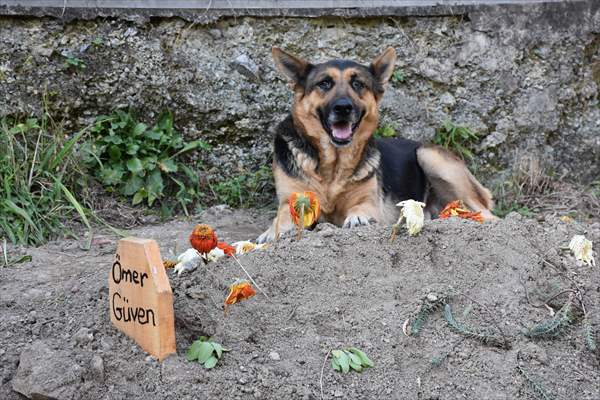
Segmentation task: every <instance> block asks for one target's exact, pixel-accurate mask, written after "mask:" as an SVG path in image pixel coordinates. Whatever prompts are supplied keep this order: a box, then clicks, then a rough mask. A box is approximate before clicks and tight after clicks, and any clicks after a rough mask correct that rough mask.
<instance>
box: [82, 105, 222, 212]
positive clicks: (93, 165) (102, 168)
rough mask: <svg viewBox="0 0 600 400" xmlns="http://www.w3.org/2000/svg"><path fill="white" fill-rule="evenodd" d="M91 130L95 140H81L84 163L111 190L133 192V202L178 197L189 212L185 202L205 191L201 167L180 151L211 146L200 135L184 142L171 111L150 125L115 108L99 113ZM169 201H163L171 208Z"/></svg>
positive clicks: (127, 193) (191, 200)
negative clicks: (191, 163)
mask: <svg viewBox="0 0 600 400" xmlns="http://www.w3.org/2000/svg"><path fill="white" fill-rule="evenodd" d="M91 132H92V140H89V141H87V142H86V143H85V144H84V146H82V153H83V160H84V162H85V164H86V165H87V166H88V167H89V168H90V169H92V170H93V171H94V173H95V176H96V178H97V179H98V180H99V181H100V182H101V183H102V184H103V185H104V186H105V187H106V188H107V189H108V190H109V191H112V192H117V193H119V194H121V195H123V196H126V197H131V199H132V200H131V201H132V204H133V205H137V204H140V203H142V202H144V201H145V202H147V204H148V205H149V206H152V205H153V204H154V202H155V201H157V200H162V199H166V200H168V199H171V198H174V199H175V200H176V202H178V204H179V205H181V207H182V208H183V210H184V212H185V213H186V214H188V211H187V206H188V205H189V204H190V203H193V202H194V201H195V200H197V199H198V198H199V197H200V196H201V195H202V193H201V191H200V188H199V187H198V182H199V177H198V175H197V173H196V172H195V171H194V170H193V169H192V168H190V167H189V166H188V165H186V164H185V163H184V162H183V161H182V160H181V159H180V156H181V155H183V154H185V153H187V152H190V151H192V150H196V149H198V148H201V149H204V150H208V149H210V147H209V145H208V144H207V143H205V142H204V141H202V140H195V141H192V142H189V143H186V142H184V140H183V137H182V136H181V134H179V132H177V131H176V130H175V128H174V126H173V116H172V114H171V113H170V112H164V113H162V114H161V115H160V116H159V118H158V122H157V123H156V124H155V125H154V126H153V127H152V128H148V126H147V125H146V124H144V123H142V122H139V121H137V120H136V119H135V118H134V116H133V115H132V114H131V113H128V112H125V111H122V110H117V111H115V112H114V113H113V114H112V115H110V116H101V117H98V118H97V119H96V121H95V123H94V125H93V127H92V129H91ZM168 204H170V202H169V201H165V202H164V203H163V206H164V207H163V208H166V209H167V212H168V211H169V210H170V209H169V206H168Z"/></svg>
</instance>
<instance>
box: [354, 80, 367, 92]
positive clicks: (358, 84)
mask: <svg viewBox="0 0 600 400" xmlns="http://www.w3.org/2000/svg"><path fill="white" fill-rule="evenodd" d="M364 87H365V84H364V83H362V82H361V81H356V80H354V81H352V88H353V89H354V90H356V91H359V90H361V89H363V88H364Z"/></svg>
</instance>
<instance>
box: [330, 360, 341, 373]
mask: <svg viewBox="0 0 600 400" xmlns="http://www.w3.org/2000/svg"><path fill="white" fill-rule="evenodd" d="M331 368H333V369H334V370H336V371H338V372H342V367H340V364H339V363H338V362H337V360H336V359H335V357H333V358H332V359H331Z"/></svg>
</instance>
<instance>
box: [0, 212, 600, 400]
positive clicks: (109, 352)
mask: <svg viewBox="0 0 600 400" xmlns="http://www.w3.org/2000/svg"><path fill="white" fill-rule="evenodd" d="M203 219H204V221H206V222H209V223H212V224H213V225H215V227H216V228H217V230H218V232H219V233H221V236H223V238H224V239H238V240H239V239H246V238H250V237H255V235H256V234H258V233H259V232H260V231H261V230H262V229H263V228H264V227H266V226H267V219H266V218H262V217H261V218H260V220H259V222H258V223H256V216H255V215H251V214H248V213H240V212H232V213H230V214H227V215H226V216H225V217H223V216H222V215H221V214H219V213H212V214H210V213H209V214H205V215H204V216H203ZM191 226H192V224H191V223H189V222H175V223H170V224H167V225H163V226H160V227H150V228H146V229H144V230H140V231H138V232H135V233H136V235H139V236H145V237H153V238H155V239H157V240H158V242H159V244H160V245H161V250H162V251H163V255H166V254H168V252H169V250H170V249H171V250H172V249H174V248H175V247H177V251H180V250H183V249H184V248H185V247H186V243H185V241H186V237H187V235H188V234H189V231H190V229H191ZM575 233H584V234H586V235H587V237H588V238H590V239H591V240H593V241H595V242H596V243H600V227H598V226H597V225H596V226H591V227H590V226H588V227H585V226H580V225H577V224H575V223H570V224H569V223H564V222H561V221H559V220H552V221H549V222H544V223H538V222H536V221H533V220H527V219H522V218H521V217H520V216H519V215H516V214H512V215H510V216H509V217H508V218H506V219H505V220H502V221H499V222H497V223H494V224H485V225H480V224H477V223H474V222H471V221H463V220H454V219H453V220H438V221H431V222H429V223H427V224H426V225H425V228H424V230H423V232H422V233H421V234H420V235H419V236H417V237H408V236H406V235H404V234H401V235H400V236H399V237H398V238H397V239H396V241H394V242H393V243H390V241H389V234H390V228H389V227H381V226H373V227H365V228H359V229H353V230H343V229H338V228H335V227H332V226H330V225H327V224H323V225H320V226H319V227H318V229H317V230H316V231H315V232H311V233H308V234H305V235H304V237H303V238H302V239H301V240H300V241H296V240H294V239H292V238H290V239H283V240H280V241H279V242H277V243H275V244H273V245H271V246H270V247H269V248H267V249H265V250H262V251H257V252H253V253H250V254H247V255H244V256H241V257H240V260H241V262H242V264H243V265H244V266H245V267H246V269H247V270H248V271H249V272H250V273H251V274H252V275H253V277H254V279H255V280H256V281H257V282H258V284H259V285H260V286H261V287H262V288H263V289H264V290H265V291H266V293H267V294H268V298H266V297H265V296H263V295H262V294H260V293H258V294H257V295H256V296H255V297H254V298H252V299H250V300H248V301H245V302H243V303H240V304H236V305H233V306H232V307H231V308H230V311H229V313H228V315H227V316H224V314H223V307H222V303H223V299H224V298H225V295H226V293H227V288H228V285H229V284H230V283H231V282H232V281H233V280H234V279H235V278H242V277H244V274H243V272H242V271H241V269H240V268H239V267H238V266H237V264H236V263H235V262H234V261H233V260H231V259H221V260H219V261H218V262H217V263H214V264H211V265H209V266H208V267H205V268H204V267H202V268H199V269H198V270H196V271H194V272H192V273H189V274H187V275H182V276H181V277H177V276H175V275H170V278H171V285H172V287H173V291H174V296H175V302H174V305H175V316H176V328H177V351H178V355H177V356H172V357H169V358H168V359H166V360H165V361H164V362H162V363H158V362H157V361H155V360H154V359H153V358H151V357H147V356H146V355H145V354H143V352H141V351H140V350H139V349H138V348H137V346H135V345H134V343H133V342H132V341H131V340H129V339H128V338H126V337H125V336H123V335H122V334H120V333H119V332H117V331H116V330H115V329H114V328H113V327H112V326H111V325H110V323H109V316H108V298H107V297H108V296H107V295H108V289H107V279H106V277H107V273H108V270H109V268H110V263H111V260H112V254H113V252H114V242H111V243H108V244H106V245H104V247H103V249H104V250H102V249H100V251H97V250H98V249H96V253H94V254H90V252H87V253H86V252H82V251H80V250H76V249H68V248H64V246H67V247H68V246H69V245H70V244H68V243H67V244H65V243H62V244H60V246H63V248H62V249H60V250H57V246H59V245H58V244H56V243H55V244H51V245H48V246H46V247H44V248H39V249H33V250H32V252H34V254H33V256H34V261H33V262H32V263H31V264H29V265H23V266H19V267H18V268H11V269H4V270H2V271H0V276H1V277H2V283H1V286H2V291H1V292H0V293H1V294H0V301H1V302H0V310H1V311H2V315H3V318H2V320H3V323H6V324H7V326H6V328H4V329H2V333H0V344H1V345H2V347H1V348H2V349H3V350H2V351H3V353H2V354H0V357H1V360H2V366H3V372H2V373H3V375H2V388H1V390H0V397H2V398H19V397H18V396H19V395H17V394H15V392H14V391H12V387H15V388H18V389H19V390H20V391H24V390H25V389H23V388H24V387H28V388H30V389H31V388H32V387H33V386H34V385H37V386H36V387H35V390H36V391H37V392H36V393H39V392H40V390H41V391H43V390H46V393H50V394H52V393H55V394H57V397H58V398H60V399H62V398H110V399H121V398H123V399H125V398H127V399H133V398H140V399H141V398H144V399H150V398H156V399H182V398H200V399H204V398H213V399H221V398H222V399H226V398H227V399H237V398H240V399H241V398H248V397H252V396H253V397H254V398H258V399H320V398H321V383H320V381H321V369H322V365H323V361H324V359H325V356H326V355H327V353H328V352H329V350H331V349H338V348H345V347H349V346H356V347H358V348H360V349H362V350H364V351H365V352H366V353H367V354H368V355H369V357H370V358H371V359H372V360H373V362H374V363H375V366H374V367H373V368H369V369H366V370H365V371H363V372H362V373H354V372H351V373H349V374H346V375H342V374H340V373H338V372H334V371H333V370H332V369H331V367H330V366H329V363H327V364H326V365H325V368H324V370H323V375H322V388H323V395H324V398H326V399H328V398H351V399H379V398H391V399H457V398H468V399H517V398H518V399H528V398H531V399H533V398H537V396H539V393H537V394H536V390H537V391H538V392H539V391H545V393H547V394H548V395H549V396H551V398H558V399H562V398H564V399H567V398H577V399H597V398H598V396H599V392H598V388H599V387H600V376H599V374H598V367H599V361H600V353H599V352H598V350H595V351H590V350H589V349H588V348H587V347H586V340H585V335H584V332H585V324H584V321H583V318H582V315H581V312H580V311H579V310H578V308H577V307H576V305H577V299H576V298H575V297H573V296H572V303H573V304H574V307H573V310H574V311H573V314H572V318H571V322H570V323H569V324H566V326H565V327H564V328H563V329H561V330H560V331H559V333H558V334H556V335H554V336H552V335H550V337H544V338H530V337H528V336H526V335H525V333H526V332H528V331H527V330H528V328H530V327H531V326H533V325H534V324H536V323H540V322H542V321H544V320H547V319H549V318H551V316H550V309H549V308H547V307H546V306H544V302H547V303H548V305H549V306H550V307H552V308H553V310H554V311H555V312H559V310H560V308H561V307H562V306H563V305H564V304H565V303H566V302H567V301H568V299H569V297H570V296H571V295H572V293H571V292H565V293H563V294H560V295H559V296H557V297H556V298H555V299H551V300H549V299H550V297H552V296H553V295H555V294H558V293H560V292H563V291H565V290H567V289H577V288H578V293H582V294H583V299H584V302H585V305H586V308H587V313H588V314H589V320H590V321H591V322H590V323H591V328H592V331H593V332H596V333H597V332H598V331H600V319H599V311H598V310H599V305H600V268H597V267H596V268H593V267H590V266H577V265H576V263H575V261H574V260H573V258H572V257H571V255H570V254H569V253H568V252H565V251H563V250H561V247H564V246H566V245H567V244H568V242H569V240H570V238H571V236H572V235H573V234H575ZM57 252H58V253H57ZM52 254H53V256H52V257H51V258H50V259H48V258H47V257H44V255H46V256H47V255H52ZM428 296H429V297H428ZM428 298H429V300H427V299H428ZM442 298H447V300H446V302H447V303H448V305H449V307H450V308H451V310H452V313H453V315H454V317H455V319H456V320H457V321H458V324H459V325H458V326H459V327H462V329H463V330H464V329H470V330H471V333H474V334H472V335H466V334H465V332H463V333H460V332H458V331H456V329H452V328H451V327H450V326H449V325H448V323H447V322H446V320H445V319H444V317H443V315H442V314H443V311H444V308H443V305H442V304H440V307H437V309H436V310H434V311H433V312H432V313H431V315H429V316H428V318H426V319H425V318H420V317H419V310H420V309H421V308H422V306H423V304H424V302H425V304H429V305H431V304H435V305H437V304H438V303H441V302H439V301H438V300H436V299H442ZM427 302H429V303H427ZM421 316H422V315H421ZM559 316H560V313H559ZM407 318H409V321H410V322H409V324H408V325H409V326H410V325H414V324H415V321H416V320H421V319H422V321H423V325H422V328H421V329H420V330H419V334H418V335H415V336H405V335H404V334H403V332H402V327H403V323H404V322H405V321H406V319H407ZM419 322H421V321H419ZM200 335H206V336H213V338H214V340H215V341H217V342H219V343H222V344H223V345H224V346H225V347H228V348H230V349H231V352H228V353H226V354H225V355H224V356H223V358H222V359H221V361H220V362H219V364H218V365H217V367H215V368H214V369H213V370H204V369H203V368H202V367H201V366H200V365H199V364H197V363H194V362H188V361H187V360H186V359H185V350H186V349H187V347H188V346H189V345H190V344H191V342H192V341H193V340H195V339H197V338H198V336H200ZM477 335H484V336H486V335H487V336H491V337H494V340H489V341H486V340H483V341H481V340H479V339H480V338H481V337H478V336H477ZM487 336H486V337H487ZM595 339H596V341H597V334H596V337H595ZM38 355H39V356H38ZM19 358H20V359H21V367H19V369H18V371H17V367H18V365H19ZM48 358H50V359H52V360H51V363H49V365H50V364H51V366H52V368H51V369H52V370H54V371H56V370H61V369H62V370H61V373H55V374H56V375H57V376H56V377H53V376H48V374H52V371H49V372H48V373H46V374H45V375H44V374H43V373H42V372H40V371H39V369H40V368H38V369H35V368H34V367H35V366H36V365H37V364H43V363H44V362H46V360H48ZM23 365H25V366H27V368H24V367H23ZM42 369H43V368H42ZM63 371H64V372H63ZM39 375H44V376H41V377H40V376H39ZM65 375H66V376H69V377H72V378H73V377H74V378H73V379H66V378H64V376H65ZM61 377H62V379H59V378H61ZM40 381H42V382H49V383H46V384H45V385H43V384H41V383H40ZM40 387H41V389H40ZM29 393H32V392H31V391H30V392H29Z"/></svg>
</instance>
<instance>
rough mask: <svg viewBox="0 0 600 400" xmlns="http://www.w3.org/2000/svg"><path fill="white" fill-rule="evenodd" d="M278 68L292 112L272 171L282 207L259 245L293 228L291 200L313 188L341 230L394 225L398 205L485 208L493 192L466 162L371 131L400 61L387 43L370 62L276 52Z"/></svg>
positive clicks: (485, 211)
mask: <svg viewBox="0 0 600 400" xmlns="http://www.w3.org/2000/svg"><path fill="white" fill-rule="evenodd" d="M273 59H274V61H275V65H276V66H277V69H278V70H279V71H280V72H281V73H282V74H283V75H284V76H285V77H286V78H287V79H289V81H290V83H291V84H292V86H293V91H294V99H293V105H292V111H291V113H290V114H289V115H288V116H287V117H286V118H285V119H284V120H283V121H282V122H281V123H280V124H279V125H278V126H277V128H276V130H275V140H274V152H273V176H274V179H275V188H276V192H277V198H278V203H279V208H278V211H277V217H276V218H275V220H274V221H273V224H272V225H271V227H270V228H269V229H268V230H267V231H266V232H264V233H263V234H262V235H260V237H259V238H258V239H257V241H258V242H259V243H264V242H268V241H271V240H273V239H275V237H276V235H279V234H283V233H285V232H287V231H290V230H292V229H294V227H295V226H294V224H293V222H292V219H291V216H290V212H289V206H288V199H289V197H290V195H291V194H292V193H293V192H304V191H312V192H314V193H315V194H316V196H317V198H318V199H319V201H320V204H321V218H320V219H321V220H324V221H327V222H330V223H333V224H335V225H338V226H342V227H345V228H353V227H356V226H361V225H369V224H371V223H375V222H376V223H382V224H392V223H394V222H395V221H396V220H397V218H398V216H399V209H398V207H396V203H398V202H399V201H402V200H407V199H413V200H417V201H421V202H424V203H426V207H425V213H426V215H427V216H428V217H434V216H436V215H437V213H439V211H440V210H441V208H442V207H443V206H444V205H445V204H446V203H448V202H450V201H453V200H462V202H463V203H464V204H465V205H466V206H467V207H468V208H470V209H471V210H474V211H480V212H481V215H482V216H483V218H484V219H485V220H493V219H495V218H496V217H495V216H494V215H493V214H492V213H491V209H492V208H493V201H492V195H491V193H490V191H489V190H488V189H486V188H485V187H483V186H482V185H481V183H479V182H478V181H477V179H476V178H475V177H474V176H473V175H472V174H471V173H470V172H469V170H468V169H467V167H466V166H465V164H464V162H463V161H462V160H461V159H460V158H459V157H457V156H456V155H454V154H453V153H451V152H450V151H448V150H446V149H444V148H442V147H439V146H435V145H429V144H421V143H419V142H415V141H412V140H408V139H403V138H386V139H377V138H374V137H373V134H374V132H375V129H376V128H377V126H378V123H379V111H378V106H379V103H380V102H381V99H382V97H383V93H384V89H385V86H386V84H387V82H388V80H389V79H390V77H391V75H392V73H393V71H394V64H395V61H396V51H395V50H394V49H393V48H392V47H390V48H388V49H386V50H385V51H384V52H383V53H382V54H381V55H379V56H378V57H377V58H375V60H373V62H371V64H370V65H369V66H365V65H362V64H359V63H357V62H354V61H350V60H331V61H327V62H324V63H320V64H311V63H310V62H308V61H305V60H303V59H301V58H299V57H297V56H295V55H292V54H290V53H287V52H285V51H283V50H281V49H279V48H273Z"/></svg>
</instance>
